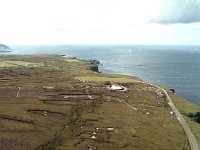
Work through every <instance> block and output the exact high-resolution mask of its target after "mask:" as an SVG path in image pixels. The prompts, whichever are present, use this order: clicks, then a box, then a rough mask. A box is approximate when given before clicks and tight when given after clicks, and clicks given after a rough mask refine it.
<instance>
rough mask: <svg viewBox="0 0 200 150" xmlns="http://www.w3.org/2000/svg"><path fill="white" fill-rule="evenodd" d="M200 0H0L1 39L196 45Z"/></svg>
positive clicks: (15, 42) (10, 41)
mask: <svg viewBox="0 0 200 150" xmlns="http://www.w3.org/2000/svg"><path fill="white" fill-rule="evenodd" d="M199 35H200V0H0V43H4V44H8V45H9V44H13V45H41V44H44V45H46V44H48V45H49V44H53V45H54V44H153V45H199V44H200V38H199V37H200V36H199Z"/></svg>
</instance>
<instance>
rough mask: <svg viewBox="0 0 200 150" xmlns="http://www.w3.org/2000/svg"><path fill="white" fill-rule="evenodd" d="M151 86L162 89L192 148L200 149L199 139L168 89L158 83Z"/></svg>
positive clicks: (194, 149)
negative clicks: (199, 145)
mask: <svg viewBox="0 0 200 150" xmlns="http://www.w3.org/2000/svg"><path fill="white" fill-rule="evenodd" d="M150 85H151V86H154V87H157V88H159V89H161V90H162V91H163V92H164V93H165V95H166V97H167V99H168V101H169V105H170V107H171V109H172V111H173V112H174V114H175V115H176V118H177V119H178V121H179V123H180V125H181V126H182V128H183V130H184V132H185V134H186V136H187V138H188V141H189V144H190V147H191V149H192V150H199V147H198V143H197V140H196V138H195V136H194V135H193V133H192V131H191V129H190V127H189V126H188V124H187V123H186V122H185V120H184V118H183V117H182V115H181V113H180V112H179V111H178V110H177V108H176V106H175V105H174V103H173V101H172V99H171V98H170V96H169V94H168V93H167V91H166V90H165V89H163V88H161V87H159V86H156V85H153V84H150Z"/></svg>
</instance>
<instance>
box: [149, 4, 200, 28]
mask: <svg viewBox="0 0 200 150" xmlns="http://www.w3.org/2000/svg"><path fill="white" fill-rule="evenodd" d="M159 2H160V7H159V9H158V12H157V15H156V16H155V17H154V18H153V19H152V21H151V22H154V23H160V24H175V23H183V24H188V23H195V22H200V0H160V1H159Z"/></svg>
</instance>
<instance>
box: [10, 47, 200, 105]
mask: <svg viewBox="0 0 200 150" xmlns="http://www.w3.org/2000/svg"><path fill="white" fill-rule="evenodd" d="M12 48H13V49H14V50H13V52H11V54H63V55H67V56H74V57H78V58H81V59H97V60H100V61H101V63H102V64H103V66H102V67H101V68H100V69H101V71H103V72H106V73H119V74H126V75H134V76H139V77H140V78H141V79H143V80H144V81H148V82H151V83H156V84H157V83H158V84H163V85H165V86H168V87H170V88H174V89H175V91H176V92H177V93H178V94H179V95H181V96H183V97H184V98H186V99H188V100H189V101H191V102H194V103H196V104H198V105H200V46H152V45H151V46H148V45H146V46H144V45H49V46H12Z"/></svg>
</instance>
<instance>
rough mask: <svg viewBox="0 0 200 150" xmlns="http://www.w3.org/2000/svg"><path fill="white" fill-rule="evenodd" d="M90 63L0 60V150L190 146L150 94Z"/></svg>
mask: <svg viewBox="0 0 200 150" xmlns="http://www.w3.org/2000/svg"><path fill="white" fill-rule="evenodd" d="M93 66H94V65H93V64H91V62H90V61H82V60H77V59H74V58H65V57H60V56H54V55H32V56H0V84H1V86H0V149H1V150H6V149H15V150H31V149H37V150H47V149H48V150H49V149H55V150H63V149H69V150H80V149H82V150H89V149H92V150H102V149H105V150H107V149H109V150H110V149H114V150H121V149H125V150H132V149H134V150H137V149H138V150H139V149H149V150H150V149H153V150H156V149H163V150H169V149H170V150H171V149H190V147H189V144H188V140H187V138H186V136H185V134H184V132H183V130H182V128H181V126H180V125H179V123H178V121H177V119H176V117H175V116H174V115H171V114H170V111H171V110H170V108H169V107H168V106H167V105H166V103H167V102H166V100H165V97H164V96H163V95H159V94H158V89H156V88H153V87H151V86H150V85H146V84H142V83H140V82H139V81H140V79H139V78H137V77H129V76H124V75H112V74H110V75H109V74H102V73H97V72H93V71H91V70H90V69H91V68H92V67H93ZM108 83H116V84H120V85H122V86H124V87H126V88H127V89H128V91H126V92H123V91H110V90H109V89H108V88H107V84H108ZM19 87H20V88H21V90H20V91H19V96H18V97H17V91H18V89H19ZM177 107H178V106H177ZM183 109H184V108H183ZM184 110H185V109H184ZM188 111H190V110H188Z"/></svg>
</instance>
